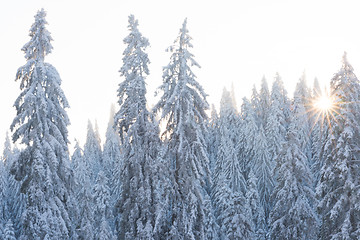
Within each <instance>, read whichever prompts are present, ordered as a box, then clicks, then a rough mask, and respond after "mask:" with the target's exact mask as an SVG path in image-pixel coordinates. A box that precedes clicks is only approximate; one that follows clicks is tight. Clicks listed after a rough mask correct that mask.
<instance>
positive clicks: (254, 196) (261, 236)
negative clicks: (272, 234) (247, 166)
mask: <svg viewBox="0 0 360 240" xmlns="http://www.w3.org/2000/svg"><path fill="white" fill-rule="evenodd" d="M246 201H247V206H248V207H249V211H250V216H251V217H252V219H251V224H252V226H253V227H252V228H253V231H254V233H253V234H254V235H253V239H258V240H265V239H266V231H267V229H266V226H267V224H266V222H265V221H266V220H265V212H264V208H263V205H262V204H261V203H260V196H259V190H258V179H257V177H256V175H255V174H254V171H253V170H252V169H251V170H250V173H249V178H248V180H247V192H246Z"/></svg>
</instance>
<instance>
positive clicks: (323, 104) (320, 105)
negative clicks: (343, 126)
mask: <svg viewBox="0 0 360 240" xmlns="http://www.w3.org/2000/svg"><path fill="white" fill-rule="evenodd" d="M333 107H334V101H333V99H332V98H331V97H330V96H327V95H322V96H320V97H319V98H318V99H316V100H315V102H314V108H315V109H317V111H319V112H329V111H331V110H332V109H333Z"/></svg>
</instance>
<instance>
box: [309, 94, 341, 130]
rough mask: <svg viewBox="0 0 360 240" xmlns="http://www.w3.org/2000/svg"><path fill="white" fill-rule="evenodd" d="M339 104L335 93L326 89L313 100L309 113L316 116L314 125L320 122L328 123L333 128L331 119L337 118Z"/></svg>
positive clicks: (322, 124) (321, 123) (322, 123)
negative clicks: (330, 92)
mask: <svg viewBox="0 0 360 240" xmlns="http://www.w3.org/2000/svg"><path fill="white" fill-rule="evenodd" d="M338 110H339V105H338V103H337V101H336V97H335V95H331V94H328V93H327V92H326V91H324V92H323V93H322V94H319V95H318V97H316V98H314V99H313V100H312V101H311V107H310V108H309V110H308V111H309V114H310V116H311V117H314V120H315V121H314V126H315V124H316V123H320V125H321V126H324V124H327V125H328V126H329V127H330V128H331V121H330V120H331V119H335V115H336V114H339V112H338Z"/></svg>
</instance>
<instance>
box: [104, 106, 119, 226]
mask: <svg viewBox="0 0 360 240" xmlns="http://www.w3.org/2000/svg"><path fill="white" fill-rule="evenodd" d="M114 116H115V108H114V106H112V107H111V111H110V119H109V123H108V127H107V130H106V135H105V137H106V139H105V144H104V150H103V171H104V172H105V175H106V177H107V178H108V185H109V188H110V206H112V208H113V207H114V206H115V204H116V202H117V201H118V200H119V197H120V196H121V182H120V176H121V172H122V158H121V156H122V155H121V150H120V137H119V134H118V132H117V131H116V129H114ZM115 223H120V215H118V214H116V216H114V217H113V219H112V220H111V222H110V224H111V228H112V229H113V230H114V229H115Z"/></svg>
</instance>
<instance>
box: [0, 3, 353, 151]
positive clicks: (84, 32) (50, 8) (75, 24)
mask: <svg viewBox="0 0 360 240" xmlns="http://www.w3.org/2000/svg"><path fill="white" fill-rule="evenodd" d="M359 6H360V3H359V2H358V1H356V0H354V1H346V0H345V1H344V0H341V1H340V0H339V1H321V0H320V1H319V0H317V1H314V0H301V1H290V0H287V1H286V0H253V1H243V0H241V1H235V0H234V1H229V0H222V1H211V0H210V1H201V0H198V1H194V0H192V1H191V0H182V1H172V0H171V1H170V0H167V1H165V0H164V1H150V0H142V1H140V0H101V1H91V0H86V1H85V0H12V1H5V0H2V1H1V7H0V29H1V38H0V66H1V68H0V91H1V92H0V112H1V113H2V114H1V118H0V145H1V146H2V142H3V139H4V138H5V133H6V131H9V126H10V124H11V122H12V120H13V118H14V116H15V114H16V112H15V109H14V108H13V107H12V106H13V103H14V101H15V99H16V98H17V96H18V95H19V93H20V89H19V84H20V83H19V82H15V81H14V79H15V74H16V71H17V69H18V68H19V67H20V66H22V65H24V64H25V58H24V54H23V52H22V51H21V48H22V46H23V45H24V44H25V43H26V42H28V41H29V39H30V38H29V36H28V33H29V29H30V26H31V24H32V23H33V22H34V15H35V14H36V12H37V10H39V9H41V8H44V9H45V10H46V11H47V21H48V23H49V25H48V30H49V31H50V32H51V34H52V37H53V39H54V41H53V42H52V44H53V47H54V49H53V52H52V53H51V54H50V55H49V56H48V57H47V58H46V61H47V62H49V63H51V64H52V65H53V66H54V67H56V69H57V70H58V72H59V73H60V76H61V78H62V81H63V82H62V88H63V90H64V92H65V94H66V96H67V98H68V101H69V103H70V106H71V108H70V109H69V110H68V114H69V117H70V121H71V126H69V132H70V137H69V139H70V141H71V142H72V144H73V143H74V138H75V137H76V138H78V139H79V140H80V143H81V144H84V142H85V135H86V128H87V121H88V119H90V120H91V121H95V120H97V122H98V125H99V130H100V133H101V135H102V142H104V141H105V139H104V135H105V131H106V127H107V123H108V120H109V111H110V106H111V104H112V103H116V101H117V97H116V94H117V93H116V91H117V88H118V84H119V83H120V81H122V79H121V78H120V76H119V73H118V70H119V69H120V67H121V65H122V53H123V51H124V49H125V45H124V44H123V42H122V41H123V39H124V37H125V36H127V35H128V29H127V25H128V22H127V20H128V15H129V14H134V15H135V17H136V18H137V19H138V20H139V29H140V31H141V32H142V34H143V35H144V36H145V37H147V38H148V39H149V41H150V44H151V47H150V48H149V49H148V54H149V58H150V61H151V65H150V76H149V77H148V79H147V84H148V85H147V86H148V101H149V105H152V104H154V103H155V102H156V98H154V92H155V90H156V88H157V87H158V86H159V85H160V84H161V81H162V78H161V76H162V67H163V66H165V65H167V64H168V62H169V57H170V55H169V53H167V52H165V49H166V48H167V47H169V46H170V45H171V44H172V43H173V41H174V40H175V38H176V37H177V35H178V33H179V29H180V27H181V24H182V22H183V20H184V19H185V18H186V17H187V18H188V28H189V31H190V35H191V36H192V37H193V42H192V43H193V45H194V48H193V50H192V52H193V53H194V54H195V59H196V60H197V62H198V63H199V64H200V65H201V66H202V68H201V69H195V70H194V71H195V73H196V74H197V76H198V81H199V82H200V83H201V84H202V85H203V86H204V88H205V91H206V92H207V93H208V94H209V97H208V101H209V103H214V104H215V106H217V107H218V106H219V103H220V98H221V93H222V89H223V87H224V86H225V87H227V88H228V89H229V88H230V86H231V83H233V84H234V87H235V93H236V97H237V102H238V106H240V104H241V99H242V97H244V96H249V95H250V94H251V89H252V86H253V85H254V84H255V85H256V86H257V87H258V88H259V85H260V82H261V79H262V77H263V76H265V77H266V79H267V80H268V82H269V87H270V88H271V83H272V81H273V77H274V75H275V73H276V72H279V73H280V75H281V77H282V79H283V81H284V83H285V86H286V89H287V90H288V93H289V96H292V94H293V91H294V88H295V85H296V83H297V81H298V79H299V78H300V77H301V75H302V73H303V71H304V70H305V71H306V76H307V81H308V84H309V85H310V86H312V84H313V80H314V78H315V77H317V78H318V79H319V81H320V84H321V85H322V86H325V85H327V84H328V83H329V81H330V79H331V77H332V76H333V74H334V73H335V72H336V71H338V70H339V68H340V67H341V57H342V55H343V52H344V51H347V53H348V60H349V62H350V63H351V64H352V66H353V67H354V68H355V73H356V72H358V71H360V70H359V69H360V27H359V24H360V14H359V10H360V8H359ZM116 107H118V106H117V105H116Z"/></svg>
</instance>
